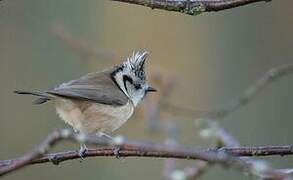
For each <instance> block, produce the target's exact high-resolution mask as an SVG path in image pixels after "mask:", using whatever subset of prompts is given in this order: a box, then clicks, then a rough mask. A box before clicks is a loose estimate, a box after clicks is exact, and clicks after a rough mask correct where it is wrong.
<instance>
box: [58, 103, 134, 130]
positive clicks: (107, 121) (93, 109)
mask: <svg viewBox="0 0 293 180" xmlns="http://www.w3.org/2000/svg"><path fill="white" fill-rule="evenodd" d="M56 110H57V113H58V114H59V116H60V117H61V119H63V120H64V121H65V122H66V123H68V124H69V125H71V126H72V127H73V129H74V130H76V131H78V132H83V133H97V132H104V133H111V132H113V131H115V130H116V129H118V128H119V127H121V126H122V125H123V124H124V123H125V122H126V121H127V120H128V119H129V118H130V117H131V115H132V114H133V111H134V106H133V104H132V103H131V102H130V101H128V102H127V103H126V104H125V105H122V106H111V105H105V104H99V103H95V102H89V101H82V100H71V99H66V98H57V99H56Z"/></svg>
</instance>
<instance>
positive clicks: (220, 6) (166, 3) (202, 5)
mask: <svg viewBox="0 0 293 180" xmlns="http://www.w3.org/2000/svg"><path fill="white" fill-rule="evenodd" d="M112 1H119V2H125V3H130V4H137V5H142V6H146V7H150V8H152V9H163V10H167V11H176V12H181V13H184V14H189V15H197V14H200V13H202V12H211V11H221V10H225V9H231V8H235V7H239V6H244V5H247V4H251V3H255V2H261V1H265V2H268V1H269V0H112Z"/></svg>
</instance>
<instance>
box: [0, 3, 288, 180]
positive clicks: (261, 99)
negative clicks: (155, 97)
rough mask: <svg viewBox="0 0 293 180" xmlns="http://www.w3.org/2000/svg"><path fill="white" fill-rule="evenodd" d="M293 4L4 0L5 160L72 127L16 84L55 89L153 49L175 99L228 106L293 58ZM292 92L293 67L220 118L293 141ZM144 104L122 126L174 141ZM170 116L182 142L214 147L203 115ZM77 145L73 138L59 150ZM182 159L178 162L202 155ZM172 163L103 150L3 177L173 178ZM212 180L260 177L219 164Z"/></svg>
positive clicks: (262, 138)
mask: <svg viewBox="0 0 293 180" xmlns="http://www.w3.org/2000/svg"><path fill="white" fill-rule="evenodd" d="M292 6H293V2H292V1H291V0H282V1H272V2H270V3H256V4H251V5H248V6H244V7H240V8H234V9H231V10H226V11H221V12H218V13H206V14H202V15H199V16H196V17H193V16H188V15H183V14H179V13H174V12H167V11H161V10H151V9H149V8H145V7H141V6H135V5H129V4H123V3H117V2H112V1H107V0H102V1H96V0H86V1H80V0H70V1H69V0H63V1H58V0H50V1H48V0H26V1H20V0H3V1H1V2H0V82H1V85H0V87H1V88H0V99H1V101H0V107H1V108H0V115H1V118H0V119H1V120H0V144H1V145H0V159H9V158H13V157H17V156H19V155H22V154H24V153H25V152H27V151H29V150H30V149H31V148H32V147H34V145H35V144H37V143H38V142H40V141H41V140H42V139H43V138H44V137H45V136H46V135H47V134H48V133H49V132H51V131H52V130H53V129H56V128H60V127H65V126H66V125H64V123H63V122H61V121H60V120H59V118H58V117H57V115H56V114H55V112H54V109H53V107H52V104H51V103H48V104H45V105H40V106H34V105H31V101H32V100H33V98H32V97H24V96H18V95H15V94H13V93H12V92H13V90H15V89H24V90H34V89H40V90H45V89H47V88H51V87H53V86H54V85H55V84H58V83H61V82H63V81H66V80H70V79H74V78H77V77H79V76H81V75H83V74H85V73H87V72H91V71H96V70H100V69H103V68H105V67H108V66H111V65H113V64H115V63H119V62H121V61H122V60H123V59H124V58H125V57H127V56H128V55H130V54H131V53H132V51H133V50H141V49H143V50H147V51H149V52H150V58H149V61H148V63H147V71H148V72H149V73H151V72H152V71H157V72H160V73H161V74H163V75H166V76H168V75H170V74H172V75H174V76H173V77H174V78H176V82H177V83H176V85H175V87H174V90H173V91H172V93H171V94H170V96H168V99H167V100H166V101H168V102H170V103H172V104H175V105H177V106H182V107H188V108H193V109H201V110H206V111H212V110H214V109H217V108H220V107H222V106H224V105H225V104H227V102H229V101H230V100H231V99H233V98H234V97H237V96H238V95H239V94H240V93H241V92H243V91H244V89H246V88H247V87H249V86H250V85H251V84H252V83H253V82H255V81H256V80H257V79H258V78H260V77H261V76H262V75H263V74H264V73H265V72H266V71H267V70H269V69H270V68H272V67H275V66H278V65H282V64H286V63H290V62H292V60H293V37H292V34H293V11H292ZM292 91H293V75H288V76H286V77H284V78H281V79H280V80H278V81H276V82H273V83H272V84H270V85H269V86H268V87H267V88H266V89H265V90H264V91H262V92H261V93H260V94H259V95H257V97H256V98H255V99H254V100H253V101H252V102H251V103H250V104H249V105H247V106H245V107H243V108H241V109H240V110H239V111H236V112H234V113H232V114H231V115H230V116H228V117H227V118H225V119H223V120H222V121H221V122H220V124H221V125H222V126H223V127H225V128H226V129H227V130H228V131H229V132H230V133H231V134H232V135H233V136H234V137H235V138H237V139H238V140H239V141H240V142H241V143H242V144H243V145H247V146H253V145H272V144H292V138H293V134H292V127H293V121H292V118H291V117H292V107H293V98H292ZM141 106H143V104H142V105H141ZM141 109H142V107H140V108H139V109H138V111H137V112H136V114H135V115H134V116H133V117H132V118H131V119H130V120H129V121H128V122H127V123H126V124H125V125H124V126H123V127H122V128H121V129H119V130H118V131H117V132H115V134H120V135H123V136H127V137H128V138H131V139H138V140H140V139H143V140H151V141H157V142H164V141H165V135H164V133H162V132H160V131H159V132H150V131H148V128H147V126H148V123H147V121H145V120H144V116H143V113H142V110H141ZM165 114H168V113H165ZM161 121H164V122H167V121H172V122H175V123H176V124H177V126H178V129H179V135H180V136H179V137H180V138H179V142H180V143H184V144H189V145H193V146H196V147H199V148H200V147H209V144H210V143H209V142H208V141H207V140H205V139H202V138H201V137H199V134H198V128H197V127H196V123H195V121H196V120H195V118H192V117H184V116H172V115H164V117H163V118H161ZM77 148H78V145H77V144H73V143H65V144H62V145H61V144H60V145H58V146H57V147H56V148H54V149H53V150H52V152H53V151H58V150H72V149H77ZM266 159H267V160H269V162H270V163H271V165H272V167H276V168H285V167H292V165H293V159H292V158H291V157H272V158H266ZM177 162H178V164H177V165H178V168H180V167H184V166H186V165H192V164H193V163H194V162H192V161H184V160H180V161H177ZM163 163H164V162H163V160H162V159H151V158H125V159H119V160H117V159H115V158H114V157H105V158H104V157H97V158H88V159H86V160H84V161H82V162H80V161H78V160H74V161H66V162H64V163H61V164H60V165H59V166H55V165H52V164H49V163H48V164H42V165H36V166H30V167H27V168H24V169H22V170H20V171H17V172H15V173H12V174H10V175H8V176H5V177H4V178H3V179H5V180H16V179H31V180H33V179H40V178H42V179H43V180H51V179H71V180H75V179H88V180H92V179H105V180H107V179H163V175H162V174H163ZM202 179H250V177H247V176H245V175H243V174H242V173H239V172H238V171H235V170H234V169H226V168H222V167H219V166H213V167H212V168H211V169H210V170H209V171H208V172H207V173H206V174H205V175H204V176H203V177H202Z"/></svg>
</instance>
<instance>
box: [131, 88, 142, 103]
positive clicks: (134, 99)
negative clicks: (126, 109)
mask: <svg viewBox="0 0 293 180" xmlns="http://www.w3.org/2000/svg"><path fill="white" fill-rule="evenodd" d="M143 97H144V93H140V91H138V92H137V93H136V94H135V95H134V96H133V97H131V100H132V103H133V105H134V106H137V105H138V103H139V102H140V101H141V100H142V98H143Z"/></svg>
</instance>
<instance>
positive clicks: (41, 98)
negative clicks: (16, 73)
mask: <svg viewBox="0 0 293 180" xmlns="http://www.w3.org/2000/svg"><path fill="white" fill-rule="evenodd" d="M14 93H16V94H25V95H33V96H38V97H39V98H38V99H36V100H35V101H33V104H43V103H45V102H47V101H49V100H51V98H50V96H49V95H48V94H47V93H44V92H36V91H35V92H29V91H14Z"/></svg>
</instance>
